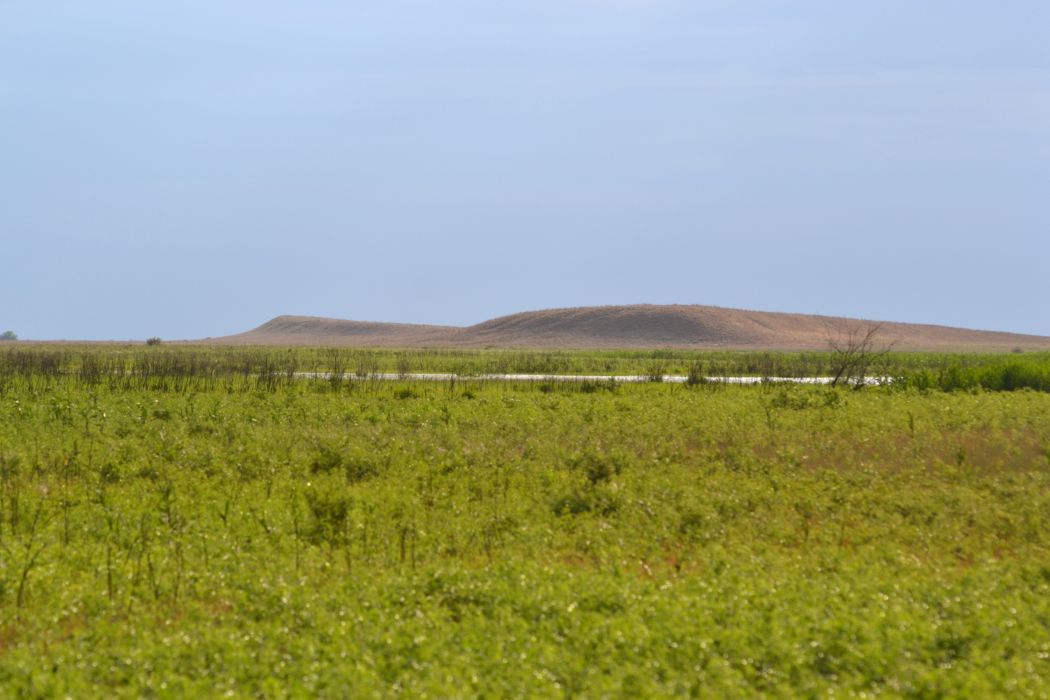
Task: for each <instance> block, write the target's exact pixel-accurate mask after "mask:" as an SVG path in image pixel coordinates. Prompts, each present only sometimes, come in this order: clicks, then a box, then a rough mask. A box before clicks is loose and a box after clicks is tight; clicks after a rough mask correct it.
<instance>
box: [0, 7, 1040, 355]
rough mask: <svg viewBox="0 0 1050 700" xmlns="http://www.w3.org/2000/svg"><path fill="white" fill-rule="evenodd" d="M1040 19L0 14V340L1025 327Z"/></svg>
mask: <svg viewBox="0 0 1050 700" xmlns="http://www.w3.org/2000/svg"><path fill="white" fill-rule="evenodd" d="M1048 27H1050V2H1046V1H1045V0H1031V1H1016V2H1010V1H1008V0H1001V1H997V2H987V1H986V0H980V1H976V0H972V1H967V0H952V1H942V2H938V1H930V2H925V1H924V2H915V1H914V0H907V1H904V0H879V1H878V2H875V1H870V2H861V1H857V2H852V1H844V0H828V1H825V2H815V1H811V0H784V1H781V2H774V1H771V0H770V1H767V2H740V1H729V0H726V1H719V2H705V1H704V0H688V1H682V2H678V1H676V0H648V1H647V0H521V1H520V2H519V1H515V2H510V1H502V0H487V1H484V2H482V1H478V2H466V1H463V0H442V2H433V1H432V0H426V1H424V0H404V1H402V0H384V1H383V2H374V3H356V2H348V1H347V0H342V1H338V2H337V1H332V2H320V1H310V0H307V1H305V2H291V1H290V0H289V1H287V2H273V1H268V0H251V1H250V2H249V1H248V0H234V1H229V2H222V1H216V0H209V1H208V2H204V1H201V0H189V1H186V2H178V3H144V2H141V1H137V0H136V1H132V0H123V1H119V0H118V1H111V0H93V1H92V2H82V1H80V0H70V1H67V2H52V1H49V0H32V1H29V0H26V1H24V2H6V1H4V0H0V260H2V261H3V274H2V276H0V330H4V329H7V328H10V329H13V330H15V331H16V332H18V333H19V334H20V335H21V336H22V337H24V338H85V339H87V338H143V337H146V336H152V335H159V336H162V337H164V338H195V337H204V336H216V335H222V334H226V333H233V332H238V331H241V330H245V329H247V328H249V327H252V326H254V325H257V324H259V323H261V322H263V321H265V320H267V319H269V318H270V317H272V316H275V315H277V314H282V313H294V314H312V315H322V316H334V317H341V318H355V319H371V320H389V321H407V322H429V323H449V324H464V325H465V324H470V323H473V322H477V321H481V320H484V319H487V318H490V317H493V316H497V315H501V314H506V313H512V312H516V311H522V310H528V309H537V308H545V307H554V306H578V305H591V304H616V303H634V302H653V303H701V304H716V305H720V306H733V307H745V308H754V309H763V310H772V311H798V312H813V313H825V314H836V315H849V316H858V317H865V318H879V319H888V320H902V321H922V322H932V323H944V324H949V325H961V326H969V327H979V328H991V329H1001V330H1015V331H1021V332H1030V333H1040V334H1047V335H1050V311H1048V304H1047V302H1048V300H1050V274H1048V268H1050V42H1048V41H1047V28H1048Z"/></svg>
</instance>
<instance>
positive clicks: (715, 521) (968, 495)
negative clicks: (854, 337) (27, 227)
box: [0, 345, 1050, 698]
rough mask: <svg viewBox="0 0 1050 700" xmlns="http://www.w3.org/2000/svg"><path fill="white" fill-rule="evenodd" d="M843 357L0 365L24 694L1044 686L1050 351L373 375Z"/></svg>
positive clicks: (220, 358)
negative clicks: (865, 380) (525, 375)
mask: <svg viewBox="0 0 1050 700" xmlns="http://www.w3.org/2000/svg"><path fill="white" fill-rule="evenodd" d="M833 361H834V358H832V357H829V356H828V355H826V354H821V353H807V354H781V355H776V354H768V353H687V352H677V351H675V352H670V351H669V352H651V353H642V352H634V353H614V352H603V353H583V352H579V353H572V352H562V353H554V352H552V353H539V352H537V353H519V352H500V351H412V352H394V351H381V352H367V351H352V350H339V351H336V350H324V349H317V350H311V349H296V350H287V349H270V350H265V349H250V348H248V349H214V348H212V349H201V348H193V347H174V346H166V345H162V346H159V347H151V348H142V347H137V348H133V347H130V346H129V347H96V348H92V347H79V348H77V347H68V348H56V347H16V348H4V349H0V695H2V696H3V697H12V698H19V697H51V696H69V697H96V696H113V695H117V696H127V697H187V696H189V697H202V696H203V697H209V696H222V695H229V696H234V697H256V696H257V697H288V696H291V697H351V696H352V697H362V698H368V697H394V696H403V697H433V698H447V697H476V696H481V697H537V698H550V697H669V696H682V697H755V696H769V697H800V696H801V697H832V696H834V697H883V696H886V697H917V698H927V697H929V698H933V697H1011V698H1017V697H1033V698H1037V697H1047V696H1050V530H1048V528H1047V524H1048V522H1050V392H1048V391H1047V390H1048V389H1050V382H1047V378H1048V377H1050V357H1048V356H1046V355H1029V354H1022V355H997V356H982V355H970V356H965V355H959V356H949V355H918V354H913V355H904V354H897V355H892V356H888V357H886V358H883V361H884V362H885V365H884V366H883V367H881V368H880V371H881V372H884V373H886V374H888V375H892V376H895V377H898V378H899V380H898V381H896V382H895V383H894V384H892V385H890V386H880V387H867V388H864V389H861V390H855V389H850V388H830V387H819V386H778V385H762V386H754V387H736V386H724V385H715V384H703V383H701V384H698V385H696V386H685V385H670V384H663V383H658V382H651V383H644V384H633V385H621V386H613V385H609V384H606V383H592V384H555V383H537V384H501V383H497V382H481V381H473V380H470V379H469V378H465V379H460V380H458V381H455V382H437V383H433V382H431V383H425V382H410V381H397V382H379V381H373V380H369V379H367V378H366V375H367V374H368V373H369V372H374V371H396V372H413V371H454V372H459V373H461V374H464V375H469V374H471V373H474V374H481V373H492V372H539V373H544V372H549V373H555V372H557V373H616V374H629V373H656V371H657V370H659V371H661V372H664V373H668V374H671V373H682V374H685V373H688V372H689V371H690V370H695V369H696V368H697V366H700V367H702V371H703V373H706V374H710V375H718V374H726V375H732V374H758V375H763V374H766V375H771V376H772V375H800V376H817V375H821V374H824V373H826V372H827V371H828V367H829V365H830V364H831V363H833ZM319 370H320V371H332V372H335V373H336V375H337V376H335V377H334V378H332V379H329V380H317V379H315V380H304V379H297V378H295V377H294V373H295V372H299V371H319ZM1042 382H1046V383H1045V384H1043V383H1042Z"/></svg>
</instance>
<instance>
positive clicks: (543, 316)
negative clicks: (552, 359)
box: [207, 304, 1050, 351]
mask: <svg viewBox="0 0 1050 700" xmlns="http://www.w3.org/2000/svg"><path fill="white" fill-rule="evenodd" d="M874 323H876V322H873V321H861V320H856V319H844V318H835V317H829V316H814V315H807V314H787V313H774V312H768V311H744V310H740V309H725V308H720V307H715V306H698V305H648V304H641V305H633V306H595V307H581V308H573V309H549V310H546V311H528V312H524V313H519V314H513V315H510V316H503V317H501V318H495V319H492V320H490V321H485V322H483V323H479V324H477V325H474V326H469V327H466V328H458V327H453V326H428V325H416V324H405V323H376V322H364V321H341V320H337V319H329V318H316V317H310V316H278V317H277V318H275V319H273V320H272V321H269V322H267V323H264V324H263V325H261V326H259V327H258V328H255V329H254V330H251V331H248V332H246V333H241V334H239V335H232V336H226V337H223V338H214V339H209V340H208V341H207V342H210V343H216V344H224V345H232V344H237V345H340V346H357V347H498V348H638V349H642V348H726V349H769V350H819V349H824V348H826V347H827V345H828V337H829V335H831V336H834V337H838V336H841V335H842V334H843V333H844V332H845V330H846V329H847V328H854V329H863V328H867V327H869V326H870V325H872V324H874ZM879 340H880V343H883V344H886V343H893V344H894V347H896V348H898V349H901V350H988V351H1003V350H1012V349H1015V348H1021V349H1025V350H1036V349H1043V350H1050V337H1044V336H1034V335H1022V334H1018V333H1000V332H995V331H979V330H969V329H964V328H951V327H947V326H933V325H923V324H914V323H895V322H882V324H881V328H880V330H879Z"/></svg>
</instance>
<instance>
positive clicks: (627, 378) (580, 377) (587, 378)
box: [295, 372, 892, 386]
mask: <svg viewBox="0 0 1050 700" xmlns="http://www.w3.org/2000/svg"><path fill="white" fill-rule="evenodd" d="M295 376H297V377H301V378H303V379H333V378H336V376H337V375H335V374H334V373H332V372H296V373H295ZM338 378H341V379H349V380H360V381H368V380H374V381H408V382H412V381H420V382H460V381H474V382H477V381H485V382H580V383H582V382H615V383H617V384H640V383H643V382H654V383H655V382H657V381H660V382H665V383H668V384H685V383H686V382H687V381H688V380H689V378H688V377H686V376H684V375H680V374H665V375H662V376H661V377H660V378H659V379H657V378H655V377H651V376H648V375H644V374H455V373H416V372H409V373H398V372H372V373H369V374H364V375H362V374H355V373H352V372H347V373H345V374H343V375H341V376H339V377H338ZM703 381H704V382H706V383H710V384H831V383H832V382H834V381H835V378H834V377H715V376H712V377H704V378H703ZM891 381H892V379H891V378H890V377H867V378H865V379H864V384H866V385H869V386H873V385H876V384H888V383H890V382H891ZM840 382H843V383H850V384H853V383H856V382H846V381H845V380H840Z"/></svg>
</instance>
